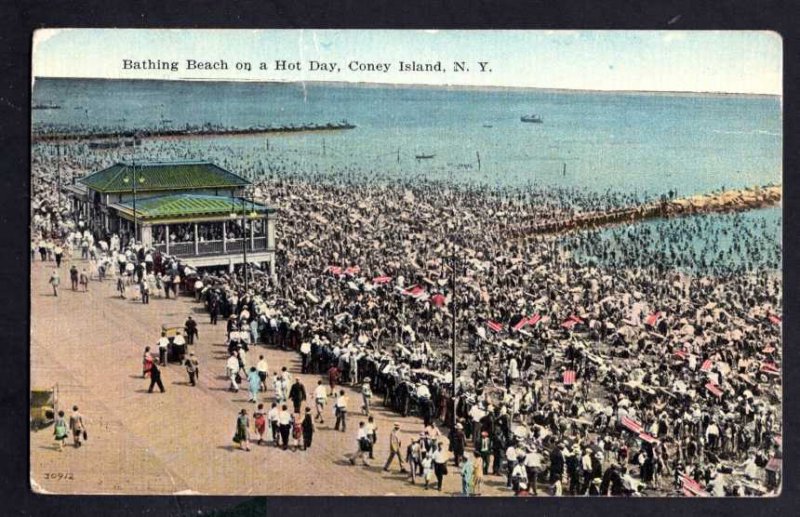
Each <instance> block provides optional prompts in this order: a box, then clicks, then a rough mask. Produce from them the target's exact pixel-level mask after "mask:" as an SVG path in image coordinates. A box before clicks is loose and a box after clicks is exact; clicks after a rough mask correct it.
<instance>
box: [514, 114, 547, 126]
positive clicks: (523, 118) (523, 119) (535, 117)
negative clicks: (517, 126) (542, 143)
mask: <svg viewBox="0 0 800 517" xmlns="http://www.w3.org/2000/svg"><path fill="white" fill-rule="evenodd" d="M519 120H520V121H521V122H533V123H534V124H541V123H542V117H540V116H539V115H523V116H521V117H520V118H519Z"/></svg>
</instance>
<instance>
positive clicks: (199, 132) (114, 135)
mask: <svg viewBox="0 0 800 517" xmlns="http://www.w3.org/2000/svg"><path fill="white" fill-rule="evenodd" d="M355 127H356V126H355V125H354V124H351V123H349V122H347V121H342V122H330V123H327V124H301V125H296V124H289V125H285V126H252V127H244V128H242V127H222V126H212V125H205V126H195V127H188V126H187V127H185V128H169V129H145V130H137V131H134V130H123V129H114V130H99V131H75V132H72V131H35V130H34V132H33V135H32V138H33V141H42V142H47V141H68V140H86V139H97V140H104V139H124V138H137V139H138V138H175V137H192V136H240V135H258V134H269V133H300V132H312V131H345V130H348V129H355Z"/></svg>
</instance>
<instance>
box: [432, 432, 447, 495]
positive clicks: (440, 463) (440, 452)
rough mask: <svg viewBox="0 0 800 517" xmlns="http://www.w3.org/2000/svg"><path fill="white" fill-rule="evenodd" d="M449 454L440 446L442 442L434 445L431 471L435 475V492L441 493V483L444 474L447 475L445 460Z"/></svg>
mask: <svg viewBox="0 0 800 517" xmlns="http://www.w3.org/2000/svg"><path fill="white" fill-rule="evenodd" d="M448 456H449V454H447V451H446V450H445V448H444V445H442V442H437V443H436V451H435V452H434V453H433V471H434V474H435V475H436V490H438V491H440V492H441V491H442V481H443V480H444V476H445V474H447V459H448Z"/></svg>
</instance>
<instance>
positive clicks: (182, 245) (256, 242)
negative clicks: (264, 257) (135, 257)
mask: <svg viewBox="0 0 800 517" xmlns="http://www.w3.org/2000/svg"><path fill="white" fill-rule="evenodd" d="M245 241H246V242H247V251H264V250H266V249H267V237H266V236H263V237H253V238H252V239H250V238H248V239H227V240H226V241H222V240H214V241H200V242H198V243H197V249H196V250H195V243H194V241H189V242H171V243H170V245H169V251H167V245H166V244H165V243H159V244H153V249H154V250H156V251H159V252H161V253H163V254H166V255H171V256H174V257H194V256H200V255H231V254H238V253H242V252H243V250H242V244H243V242H245Z"/></svg>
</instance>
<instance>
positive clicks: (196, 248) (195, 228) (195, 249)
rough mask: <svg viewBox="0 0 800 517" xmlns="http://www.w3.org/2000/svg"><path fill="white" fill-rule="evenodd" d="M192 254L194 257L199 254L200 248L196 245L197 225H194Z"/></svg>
mask: <svg viewBox="0 0 800 517" xmlns="http://www.w3.org/2000/svg"><path fill="white" fill-rule="evenodd" d="M194 254H195V255H199V254H200V248H199V245H198V244H197V223H194Z"/></svg>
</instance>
